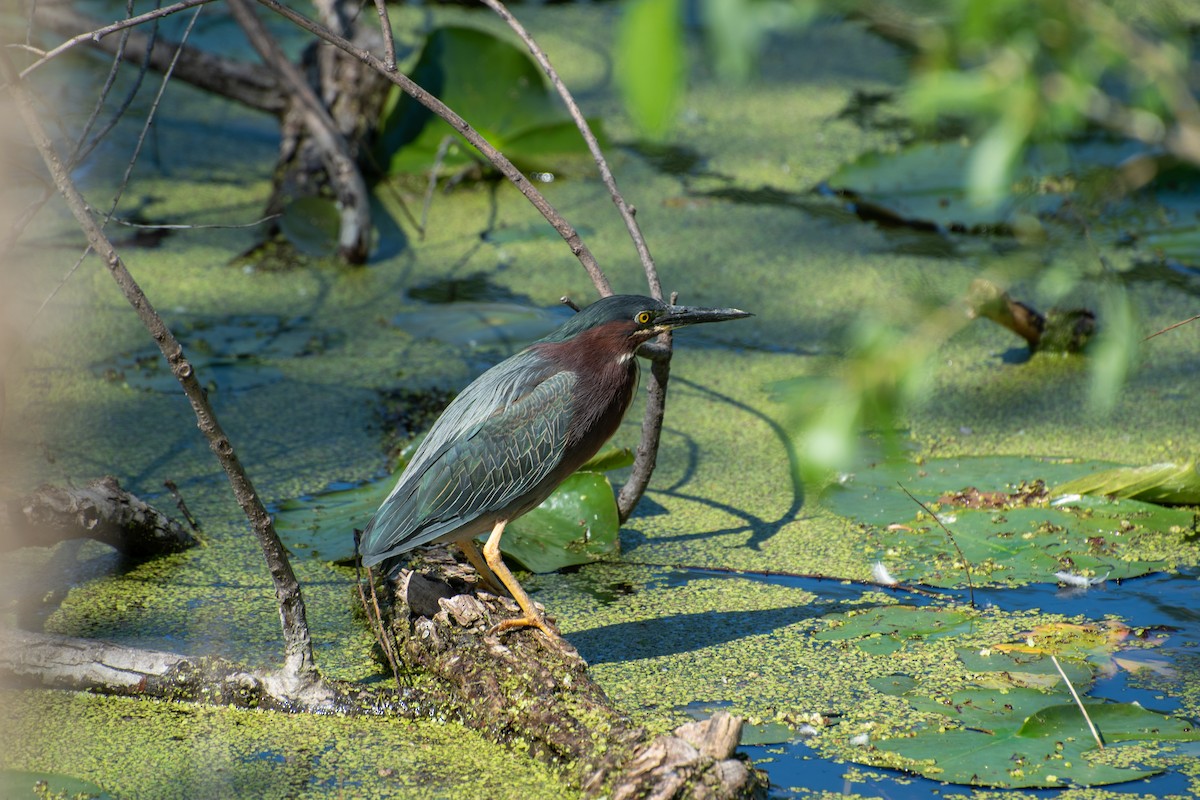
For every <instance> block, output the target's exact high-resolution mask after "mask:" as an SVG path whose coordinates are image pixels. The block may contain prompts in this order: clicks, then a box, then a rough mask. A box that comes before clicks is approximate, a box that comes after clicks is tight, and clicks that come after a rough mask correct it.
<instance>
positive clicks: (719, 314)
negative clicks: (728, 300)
mask: <svg viewBox="0 0 1200 800" xmlns="http://www.w3.org/2000/svg"><path fill="white" fill-rule="evenodd" d="M753 316H754V315H753V314H751V313H750V312H748V311H742V310H741V309H739V308H697V307H694V306H670V308H668V310H667V313H665V314H663V315H661V316H660V317H659V318H658V319H656V320H655V321H654V322H655V326H656V327H658V326H661V327H664V328H682V327H683V326H684V325H698V324H700V323H702V322H724V321H725V320H727V319H741V318H742V317H753Z"/></svg>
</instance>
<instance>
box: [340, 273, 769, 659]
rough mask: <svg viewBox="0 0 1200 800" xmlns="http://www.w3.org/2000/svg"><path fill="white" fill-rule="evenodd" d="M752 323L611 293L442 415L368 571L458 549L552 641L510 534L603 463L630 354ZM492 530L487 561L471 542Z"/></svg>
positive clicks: (378, 516) (624, 391)
mask: <svg viewBox="0 0 1200 800" xmlns="http://www.w3.org/2000/svg"><path fill="white" fill-rule="evenodd" d="M748 316H750V315H749V314H747V313H746V312H745V311H739V310H738V309H735V308H691V307H688V306H676V305H668V304H666V303H664V302H662V301H660V300H655V299H652V298H649V297H638V296H636V295H615V296H612V297H606V298H604V299H602V300H599V301H597V302H595V303H593V304H592V305H590V306H588V307H587V308H586V309H584V310H583V311H580V312H579V313H578V314H576V315H575V316H574V317H572V318H571V319H570V321H568V322H567V323H566V324H564V325H563V326H562V327H560V328H559V329H558V330H556V331H554V332H553V333H551V334H550V335H548V336H546V337H545V338H542V339H539V340H538V341H536V342H534V343H533V344H531V345H529V346H528V347H526V348H525V349H524V350H522V351H521V352H519V353H517V354H516V355H514V356H512V357H511V358H509V359H507V360H505V361H502V362H501V363H499V364H497V365H496V366H494V367H492V368H491V369H489V370H488V371H487V372H485V373H483V374H482V375H480V376H479V377H478V378H476V379H475V380H474V381H473V382H472V383H471V385H469V386H468V387H467V388H466V389H464V390H463V391H462V393H461V394H459V395H458V396H457V397H456V398H454V401H453V402H452V403H450V405H449V406H447V407H446V410H445V411H444V412H442V415H441V417H439V418H438V420H437V422H435V423H434V425H433V427H432V428H431V429H430V431H429V434H428V435H427V436H426V437H425V441H424V442H422V444H421V446H420V447H419V448H418V449H417V452H416V453H415V454H414V455H413V457H412V460H411V461H410V462H409V463H408V466H407V467H406V468H405V470H404V472H403V474H401V476H400V479H399V480H398V481H397V482H396V487H395V488H394V489H392V493H391V494H389V495H388V497H387V499H386V500H384V501H383V504H382V505H381V506H380V507H379V510H378V511H376V512H375V516H374V517H373V518H372V519H371V522H370V523H369V524H368V525H367V528H366V530H365V531H364V532H363V535H362V538H361V539H360V541H359V553H360V555H361V556H362V563H363V565H364V566H368V567H370V566H374V565H376V564H379V563H381V562H383V564H384V566H383V570H384V571H385V572H391V571H392V570H393V569H394V568H395V567H396V566H397V564H398V562H399V560H400V559H399V556H401V555H402V554H403V553H405V552H407V551H409V550H412V549H413V548H415V547H420V546H421V545H424V544H429V543H432V542H455V543H457V544H458V545H459V547H460V548H461V549H462V551H463V553H464V554H465V555H466V556H467V559H468V560H469V561H470V562H471V564H472V565H473V566H474V567H475V569H476V570H477V571H478V572H479V573H480V576H481V578H482V579H483V580H485V581H487V582H489V583H491V584H493V586H495V580H494V579H495V578H497V577H498V578H499V579H500V582H501V583H502V584H503V585H504V587H505V588H506V589H508V591H509V593H510V594H511V595H512V597H513V599H514V600H516V601H517V604H518V605H519V606H520V608H521V611H522V612H523V613H524V615H525V616H524V617H521V618H520V619H509V620H505V621H503V622H501V623H500V624H499V625H497V626H496V628H495V630H496V631H503V630H507V629H510V628H517V627H523V626H535V627H537V628H539V629H541V630H542V631H543V632H544V633H545V634H546V635H547V636H548V637H550V639H551V640H552V641H558V639H559V637H558V634H557V633H555V632H554V631H552V630H551V629H550V628H549V627H548V626H547V625H546V621H545V620H544V619H543V618H542V615H541V614H539V613H538V611H537V609H535V608H534V606H533V603H532V601H530V599H529V595H527V594H526V593H525V591H524V590H523V589H522V588H521V585H520V584H519V583H517V580H516V578H514V577H513V575H512V573H511V572H509V570H508V568H507V567H506V566H505V565H504V561H503V560H502V559H501V556H500V537H501V535H502V534H503V533H504V526H505V525H506V524H507V523H508V522H510V521H512V520H513V519H516V518H517V517H519V516H521V515H522V514H524V513H526V512H527V511H530V510H532V509H534V508H536V507H537V506H538V505H540V504H541V503H542V501H543V500H545V499H546V498H547V497H549V496H550V494H551V492H553V491H554V489H555V488H556V487H557V486H558V485H559V484H560V483H562V481H563V480H564V479H565V478H567V477H568V476H569V475H570V474H571V473H573V472H574V471H575V470H577V469H579V467H581V466H583V464H584V463H585V462H586V461H587V460H588V459H590V458H591V457H592V456H594V455H595V454H596V452H597V451H599V449H600V448H601V446H603V444H604V443H605V442H606V441H608V439H609V437H611V436H612V435H613V434H614V433H615V432H616V430H617V427H618V426H619V425H620V424H621V418H622V417H623V416H624V415H625V410H626V409H627V408H628V407H629V404H630V402H631V401H632V400H633V394H634V391H635V390H636V388H637V381H638V365H637V359H636V358H635V357H634V354H635V353H636V352H637V349H638V347H639V346H641V345H642V344H643V343H644V342H647V341H649V340H650V339H653V338H654V337H656V336H658V335H659V334H661V333H664V332H666V331H669V330H671V329H672V328H678V327H681V326H683V325H694V324H696V323H701V322H719V321H721V320H729V319H738V318H741V317H748ZM488 531H490V532H491V533H490V535H489V536H488V539H487V543H486V544H485V545H484V547H483V554H482V556H481V555H480V552H479V550H478V549H477V547H476V545H475V543H474V541H473V540H474V539H475V537H477V536H479V535H481V534H483V533H486V532H488Z"/></svg>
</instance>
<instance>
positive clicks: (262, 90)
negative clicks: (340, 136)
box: [22, 0, 285, 115]
mask: <svg viewBox="0 0 1200 800" xmlns="http://www.w3.org/2000/svg"><path fill="white" fill-rule="evenodd" d="M209 2H212V0H184V2H180V3H176V4H174V5H171V6H168V7H166V8H163V9H160V10H159V11H153V12H150V13H147V14H141V15H139V16H136V17H131V18H129V19H125V20H121V21H120V22H115V23H113V24H112V25H102V24H101V22H100V20H97V19H95V18H93V17H88V16H86V15H84V14H81V13H79V12H78V11H76V10H75V9H73V8H71V7H69V6H67V5H66V4H63V3H57V2H46V0H42V2H39V3H37V4H36V9H35V17H34V19H35V21H36V22H37V24H38V25H41V26H44V27H46V28H49V29H50V30H53V31H56V32H58V33H60V34H63V35H66V36H71V38H70V39H68V40H67V41H66V42H64V43H63V44H62V45H59V46H58V47H56V48H54V49H53V50H51V51H49V52H48V53H47V54H46V56H44V57H43V58H41V59H39V60H38V61H36V62H35V63H33V64H31V65H30V66H29V67H26V68H25V70H24V72H23V73H22V77H24V76H25V75H27V74H28V73H30V72H32V71H33V70H34V69H36V68H37V67H38V66H41V65H42V64H44V63H46V62H47V61H49V60H50V59H51V58H53V57H54V56H57V55H59V54H61V53H62V52H64V51H66V50H68V49H70V48H72V47H75V46H77V45H80V44H88V45H91V46H93V47H97V48H99V49H100V50H103V51H105V52H108V53H112V54H114V55H115V54H116V52H117V50H118V49H119V43H117V42H115V41H113V40H112V39H110V38H108V34H111V33H113V32H115V31H119V30H123V29H125V28H128V27H130V26H133V25H139V24H142V23H145V22H149V21H152V20H155V19H158V18H160V17H163V16H167V15H168V14H174V13H176V12H178V11H181V10H183V9H186V8H191V7H193V6H197V5H203V4H204V3H209ZM81 28H82V29H85V30H87V32H86V33H80V34H77V35H76V34H75V32H76V31H78V30H80V29H81ZM88 29H90V30H88ZM150 44H151V38H150V36H148V35H147V34H145V33H143V32H141V31H132V32H131V33H130V36H129V40H128V43H127V44H126V45H125V50H124V55H123V58H126V59H128V60H130V61H137V62H140V63H149V64H150V65H151V66H152V67H154V68H155V69H157V70H159V71H162V70H163V69H165V67H166V63H167V62H168V61H169V60H170V59H171V58H172V57H173V53H174V48H172V46H171V45H172V44H173V43H169V42H164V41H163V40H162V39H159V42H158V45H157V46H154V47H151V46H150ZM175 77H176V78H177V79H179V80H183V81H186V82H187V83H190V84H192V85H193V86H198V87H200V88H201V89H205V90H207V91H211V92H215V93H218V94H220V95H221V96H223V97H227V98H229V99H230V100H234V101H235V102H238V103H242V104H243V105H246V106H248V107H249V108H253V109H257V110H259V111H264V112H266V113H268V114H276V115H278V114H282V113H283V111H284V108H285V105H284V94H283V91H282V90H281V89H280V87H279V81H277V80H276V79H275V76H274V74H272V73H271V72H270V71H268V70H264V69H263V68H262V67H261V65H258V64H251V63H242V62H237V61H233V60H231V59H228V58H223V57H221V56H215V55H212V54H211V53H205V52H202V51H200V50H197V49H195V48H191V47H189V48H185V49H184V50H183V51H182V54H181V55H180V57H179V63H178V65H177V66H176V68H175Z"/></svg>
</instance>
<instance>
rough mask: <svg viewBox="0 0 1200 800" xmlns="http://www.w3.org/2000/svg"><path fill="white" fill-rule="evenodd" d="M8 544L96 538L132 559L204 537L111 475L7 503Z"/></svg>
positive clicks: (173, 549)
mask: <svg viewBox="0 0 1200 800" xmlns="http://www.w3.org/2000/svg"><path fill="white" fill-rule="evenodd" d="M8 518H9V522H10V525H11V536H10V537H8V538H7V539H6V540H5V541H4V545H5V547H6V548H9V547H29V546H33V547H46V546H48V545H51V544H54V543H56V542H61V541H65V540H67V539H80V538H87V539H96V540H97V541H100V542H104V543H105V544H107V545H109V546H111V547H114V548H116V549H117V550H118V551H119V552H121V553H123V554H124V555H127V556H130V557H132V558H150V557H152V556H157V555H163V554H166V553H177V552H180V551H182V550H186V549H188V548H189V547H194V546H196V545H197V544H199V542H197V541H196V538H195V537H194V536H192V534H191V533H189V532H188V531H187V530H186V529H185V528H184V527H183V526H182V525H180V524H179V523H178V522H176V521H175V520H173V519H171V518H170V517H168V516H167V515H166V514H163V513H162V512H161V511H159V510H158V509H156V508H154V507H153V506H151V505H149V504H148V503H145V502H143V501H142V500H140V499H139V498H137V497H135V496H134V495H132V494H130V493H129V492H127V491H125V490H124V489H122V488H121V485H120V484H119V483H118V482H117V479H116V478H114V477H112V476H111V475H107V476H105V477H103V478H101V479H99V480H97V481H93V482H92V483H89V484H88V485H87V486H84V487H83V488H69V489H65V488H62V487H58V486H42V487H40V488H38V489H37V490H35V491H34V492H33V493H31V494H28V495H26V496H25V497H22V498H20V499H17V500H12V501H10V502H9V504H8Z"/></svg>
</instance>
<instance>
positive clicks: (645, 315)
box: [634, 311, 654, 325]
mask: <svg viewBox="0 0 1200 800" xmlns="http://www.w3.org/2000/svg"><path fill="white" fill-rule="evenodd" d="M634 319H636V320H637V323H638V325H649V324H650V320H652V319H654V315H653V314H651V313H650V312H649V311H639V312H638V315H637V316H636V317H634Z"/></svg>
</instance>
